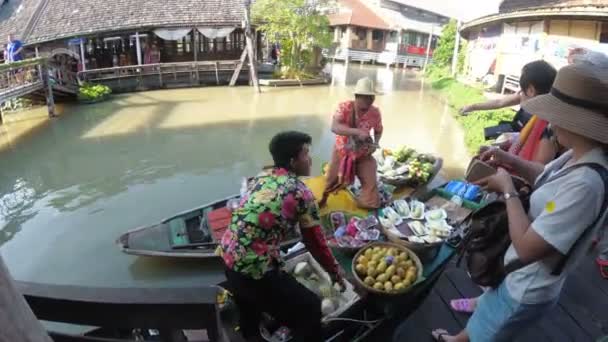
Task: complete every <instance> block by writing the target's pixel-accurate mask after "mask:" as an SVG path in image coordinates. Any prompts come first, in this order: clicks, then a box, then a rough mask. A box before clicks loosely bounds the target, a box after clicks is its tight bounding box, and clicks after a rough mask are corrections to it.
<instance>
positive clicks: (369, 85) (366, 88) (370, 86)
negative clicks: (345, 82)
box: [354, 77, 376, 96]
mask: <svg viewBox="0 0 608 342" xmlns="http://www.w3.org/2000/svg"><path fill="white" fill-rule="evenodd" d="M354 94H355V95H367V96H375V95H376V91H375V90H374V81H372V80H371V79H370V78H369V77H364V78H361V79H359V80H358V81H357V85H356V86H355V91H354Z"/></svg>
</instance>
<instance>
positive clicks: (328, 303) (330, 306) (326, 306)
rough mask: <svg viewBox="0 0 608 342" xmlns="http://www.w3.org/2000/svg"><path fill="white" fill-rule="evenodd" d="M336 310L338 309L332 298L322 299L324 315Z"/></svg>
mask: <svg viewBox="0 0 608 342" xmlns="http://www.w3.org/2000/svg"><path fill="white" fill-rule="evenodd" d="M334 311H336V307H335V304H334V302H333V301H332V300H331V299H329V298H325V299H323V300H322V301H321V312H322V313H323V316H327V315H329V314H330V313H332V312H334Z"/></svg>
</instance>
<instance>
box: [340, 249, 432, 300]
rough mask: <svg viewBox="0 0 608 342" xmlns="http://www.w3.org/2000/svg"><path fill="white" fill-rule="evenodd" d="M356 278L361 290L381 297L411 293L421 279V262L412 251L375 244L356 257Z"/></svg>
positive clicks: (353, 268) (358, 253)
mask: <svg viewBox="0 0 608 342" xmlns="http://www.w3.org/2000/svg"><path fill="white" fill-rule="evenodd" d="M352 271H353V274H354V279H355V281H356V282H357V283H359V285H360V286H361V287H363V288H364V289H366V290H367V291H369V292H372V293H375V294H379V295H388V296H390V295H398V294H403V293H406V292H408V291H409V290H410V289H411V288H412V287H413V285H414V284H416V282H417V281H418V280H420V279H422V263H421V262H420V259H419V258H418V256H416V254H415V253H414V252H412V251H411V250H409V249H407V248H405V247H403V246H400V245H397V244H395V243H390V242H375V243H371V244H369V245H367V246H365V248H363V249H361V250H360V251H359V252H357V254H356V255H355V257H354V258H353V263H352Z"/></svg>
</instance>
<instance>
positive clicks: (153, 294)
mask: <svg viewBox="0 0 608 342" xmlns="http://www.w3.org/2000/svg"><path fill="white" fill-rule="evenodd" d="M16 284H17V289H18V290H19V291H20V292H21V293H22V294H23V295H24V297H25V300H26V301H27V303H28V305H29V306H30V308H31V309H32V311H33V313H34V314H35V315H36V317H37V318H38V319H40V320H45V321H49V322H61V323H69V324H76V325H83V326H93V327H103V328H104V330H106V331H114V330H115V331H131V330H132V329H155V330H158V331H159V332H160V334H161V341H165V342H171V341H174V339H173V337H171V336H172V335H173V334H174V333H175V332H176V331H179V330H182V329H197V330H198V329H205V330H207V335H208V338H209V340H210V341H218V339H219V320H218V310H217V304H216V301H217V293H218V288H217V287H216V286H201V287H198V288H93V287H80V286H69V285H43V284H36V283H26V282H16ZM49 333H50V335H51V337H52V338H53V340H54V341H56V342H58V341H62V342H63V341H78V342H93V341H112V342H118V341H132V339H127V340H120V339H118V338H112V339H106V338H99V337H93V336H86V335H69V334H65V333H61V332H56V331H49Z"/></svg>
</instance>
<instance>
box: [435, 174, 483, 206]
mask: <svg viewBox="0 0 608 342" xmlns="http://www.w3.org/2000/svg"><path fill="white" fill-rule="evenodd" d="M443 190H444V191H445V192H446V193H448V194H449V195H451V196H457V197H459V198H461V199H464V200H467V201H471V202H475V203H480V202H481V201H482V199H483V198H484V196H485V195H486V194H485V193H484V192H483V191H482V190H481V188H480V187H479V185H475V184H471V183H468V182H465V181H458V180H453V181H450V182H448V184H446V185H445V187H444V188H443Z"/></svg>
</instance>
